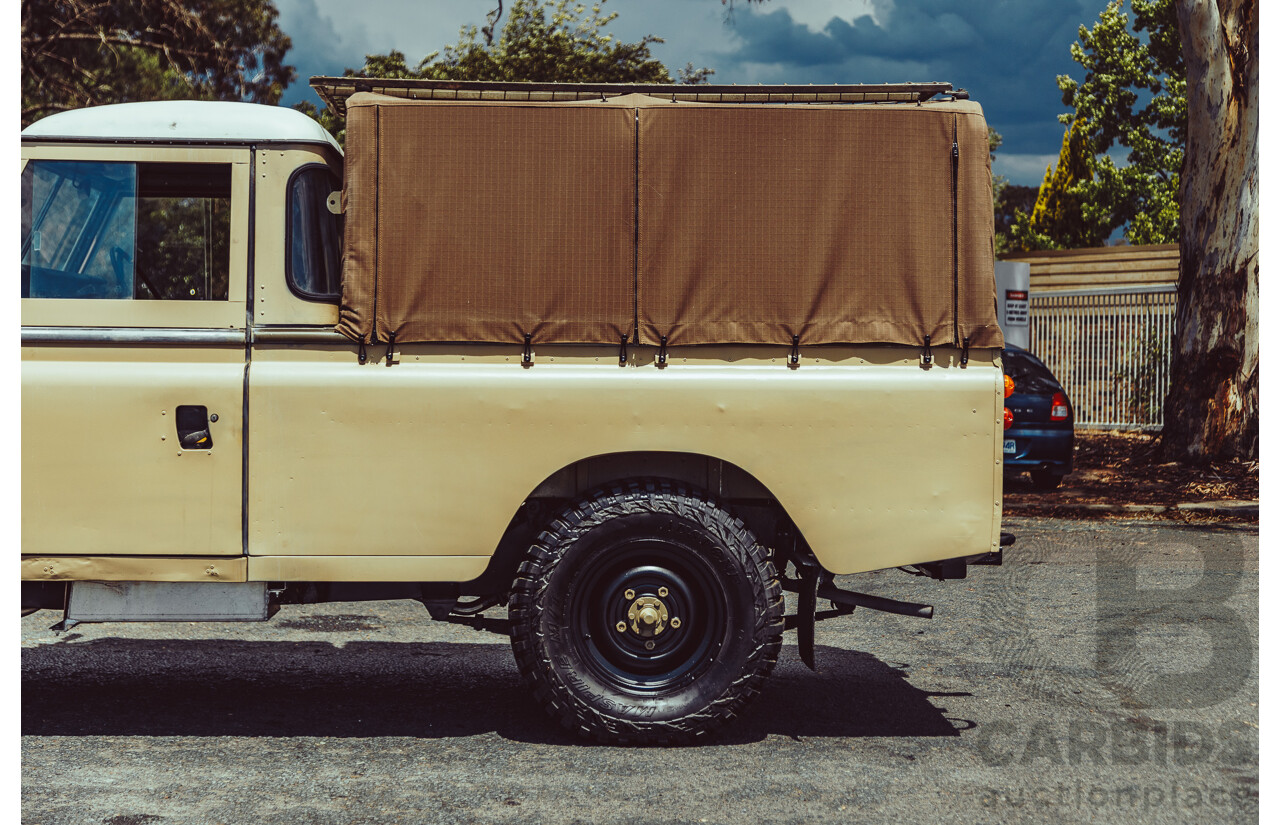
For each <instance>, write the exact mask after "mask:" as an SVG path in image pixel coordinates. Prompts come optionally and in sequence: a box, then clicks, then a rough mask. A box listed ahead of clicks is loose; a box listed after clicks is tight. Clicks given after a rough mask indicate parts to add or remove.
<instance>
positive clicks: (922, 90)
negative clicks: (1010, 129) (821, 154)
mask: <svg viewBox="0 0 1280 825" xmlns="http://www.w3.org/2000/svg"><path fill="white" fill-rule="evenodd" d="M311 88H313V89H315V90H316V93H317V94H319V95H320V97H321V98H322V99H323V100H324V102H325V103H326V104H327V105H328V106H329V108H331V109H333V111H334V112H336V113H337V114H339V115H342V116H344V117H345V116H346V103H347V98H349V97H350V96H351V95H353V94H355V93H356V92H376V93H377V94H383V95H390V96H392V97H402V98H407V99H409V100H533V101H561V100H563V101H570V100H597V99H601V98H610V97H618V96H620V95H629V94H643V95H649V96H651V97H666V98H670V99H671V100H673V101H688V102H695V103H921V102H923V101H926V100H929V99H930V98H933V97H936V96H938V95H950V96H951V97H953V98H956V99H967V98H968V96H969V95H968V92H965V91H964V90H962V89H960V90H953V89H952V87H951V84H950V83H940V82H934V83H870V84H863V83H859V84H832V85H816V84H810V85H805V86H798V85H776V86H739V85H721V86H711V85H705V86H704V85H689V84H680V83H663V84H658V83H499V82H489V81H478V80H420V79H412V80H410V79H398V78H379V77H313V78H311Z"/></svg>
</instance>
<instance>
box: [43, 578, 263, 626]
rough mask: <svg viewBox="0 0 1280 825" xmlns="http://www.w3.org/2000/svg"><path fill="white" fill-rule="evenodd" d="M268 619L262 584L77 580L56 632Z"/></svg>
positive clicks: (73, 584) (72, 585) (72, 584)
mask: <svg viewBox="0 0 1280 825" xmlns="http://www.w3.org/2000/svg"><path fill="white" fill-rule="evenodd" d="M269 616H270V612H269V610H268V598H267V583H266V582H86V581H78V582H72V583H71V595H70V596H69V598H68V599H67V610H66V614H65V617H64V618H63V620H62V622H61V629H62V630H68V629H70V628H71V627H73V626H74V625H77V624H80V623H81V622H262V621H266V620H267V618H268V617H269ZM55 627H58V625H55Z"/></svg>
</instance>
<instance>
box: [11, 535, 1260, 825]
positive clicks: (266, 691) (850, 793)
mask: <svg viewBox="0 0 1280 825" xmlns="http://www.w3.org/2000/svg"><path fill="white" fill-rule="evenodd" d="M1006 524H1007V527H1006V529H1011V530H1012V531H1013V532H1015V533H1017V534H1018V535H1019V541H1018V544H1017V546H1016V547H1015V548H1014V549H1013V550H1012V551H1011V552H1010V553H1009V556H1008V560H1007V562H1006V564H1005V566H1004V567H988V568H974V569H972V570H971V571H970V577H969V578H968V579H966V580H963V581H952V582H934V581H932V580H927V579H918V578H912V577H909V576H907V575H906V574H904V573H902V572H899V571H888V572H882V573H875V574H868V575H862V576H850V577H842V579H841V581H840V584H841V585H842V586H844V587H847V588H852V589H858V590H862V591H864V592H869V593H876V594H879V595H885V596H891V597H897V598H909V599H913V600H917V601H925V602H931V603H933V604H934V605H935V606H936V616H935V618H934V619H933V620H932V621H925V620H920V619H909V618H904V617H898V616H891V615H887V614H880V613H874V612H871V611H864V610H859V611H858V612H857V613H856V614H855V615H854V616H851V617H845V618H841V619H836V620H833V621H829V622H824V623H822V624H820V625H819V626H818V671H817V672H816V673H814V672H811V671H809V670H808V669H807V668H805V667H804V666H803V665H802V664H801V663H800V661H799V658H798V656H797V654H796V649H795V646H794V636H793V634H788V645H787V646H786V647H785V648H784V650H783V656H782V660H781V661H780V662H779V665H778V668H777V670H776V671H775V672H774V675H773V677H772V678H771V680H770V681H769V683H768V684H767V686H766V688H765V690H764V692H763V694H762V695H761V696H760V697H758V699H757V700H756V701H755V703H754V704H753V705H751V707H750V708H749V709H748V710H747V712H746V713H745V714H744V716H743V717H742V718H741V719H739V720H737V722H736V723H734V724H733V725H732V726H731V727H730V728H729V729H727V730H726V731H724V732H723V733H722V734H720V735H719V736H717V737H716V738H715V739H714V740H712V741H710V742H708V743H706V744H703V745H700V746H693V747H686V748H665V749H664V748H647V749H634V748H615V747H605V746H598V745H592V744H589V743H586V742H584V741H579V740H578V739H576V738H574V737H573V736H571V735H570V734H568V733H566V732H563V731H561V730H559V729H558V728H556V727H555V726H554V725H553V723H551V722H550V721H549V720H548V719H547V717H545V716H544V715H543V713H542V712H541V710H540V709H539V708H537V707H536V706H535V705H534V704H533V702H532V700H531V698H530V697H529V695H528V693H527V691H526V690H525V689H524V688H523V687H522V685H521V683H520V681H519V678H518V675H517V673H516V669H515V666H514V664H513V663H512V659H511V653H510V650H509V648H508V646H507V644H506V642H505V639H503V638H502V637H500V636H496V635H492V634H481V633H477V632H476V631H472V630H469V629H466V628H461V627H455V626H451V625H447V624H442V623H435V622H432V621H431V620H430V619H429V618H428V616H427V614H426V611H425V610H423V609H422V607H421V606H420V605H417V604H415V603H411V602H382V603H348V604H326V605H311V606H289V607H285V608H283V609H281V610H280V612H279V613H278V614H277V615H276V616H275V618H274V619H272V620H271V621H270V622H267V623H262V624H186V623H183V624H156V623H150V624H148V623H143V624H133V625H81V626H79V627H76V628H74V629H73V630H72V631H71V632H69V633H65V634H62V635H61V636H57V635H55V634H54V633H53V632H51V631H50V630H49V629H48V628H49V626H50V625H52V624H53V623H54V622H55V621H56V620H57V619H58V618H59V615H58V614H56V613H54V612H52V611H41V612H39V613H36V614H33V615H31V616H28V617H26V618H24V619H23V620H22V647H23V649H22V674H23V675H22V678H23V683H22V687H23V707H22V727H23V737H22V769H23V770H22V820H23V822H25V823H30V824H31V825H36V823H49V824H50V825H53V824H54V823H59V824H60V823H107V824H108V825H140V824H141V823H157V825H168V823H258V822H273V823H335V825H336V824H337V823H342V825H347V823H391V822H403V823H436V822H440V823H454V822H530V823H542V822H577V821H581V822H601V821H608V822H613V821H626V820H632V819H635V820H643V821H644V822H646V823H654V824H655V825H656V824H657V823H667V822H711V823H734V824H735V825H738V824H739V823H742V822H744V821H749V822H769V823H774V822H806V823H808V822H815V821H835V822H862V821H867V822H883V821H888V820H901V821H907V822H957V823H959V822H966V823H974V822H993V823H994V822H1024V821H1025V822H1032V821H1044V822H1095V821H1106V822H1122V823H1123V822H1143V823H1148V822H1149V823H1164V822H1201V821H1217V822H1230V821H1245V822H1248V821H1257V818H1258V807H1257V804H1258V803H1257V794H1258V740H1257V723H1258V708H1257V703H1258V690H1257V639H1258V626H1257V606H1258V595H1257V594H1258V591H1257V562H1258V539H1257V530H1256V528H1252V527H1213V526H1194V525H1177V524H1172V523H1169V522H1150V523H1140V522H1127V523H1118V522H1071V521H1052V520H1029V519H1028V520H1017V521H1015V520H1011V519H1007V520H1006ZM1205 568H1208V569H1207V570H1206V569H1205ZM492 614H493V615H501V613H500V611H492Z"/></svg>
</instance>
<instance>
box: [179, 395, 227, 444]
mask: <svg viewBox="0 0 1280 825" xmlns="http://www.w3.org/2000/svg"><path fill="white" fill-rule="evenodd" d="M174 418H175V420H176V423H177V426H178V443H179V444H180V445H182V449H184V450H208V449H211V448H212V447H213V433H212V432H210V430H209V408H208V407H206V406H204V405H195V404H182V405H180V406H179V407H178V414H177V415H176V416H174ZM213 420H215V421H216V420H218V417H217V416H216V415H215V416H214V417H213Z"/></svg>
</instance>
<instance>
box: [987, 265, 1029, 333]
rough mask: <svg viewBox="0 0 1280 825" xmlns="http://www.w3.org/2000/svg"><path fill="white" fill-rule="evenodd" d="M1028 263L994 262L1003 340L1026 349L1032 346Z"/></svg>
mask: <svg viewBox="0 0 1280 825" xmlns="http://www.w3.org/2000/svg"><path fill="white" fill-rule="evenodd" d="M1030 297H1031V264H1029V263H1025V262H1023V261H996V303H998V304H999V310H1000V312H999V317H1000V329H1001V330H1002V331H1003V332H1004V340H1005V341H1007V342H1009V343H1010V344H1013V345H1015V346H1019V347H1022V348H1023V349H1026V348H1027V347H1028V346H1030V344H1031V300H1030Z"/></svg>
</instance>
